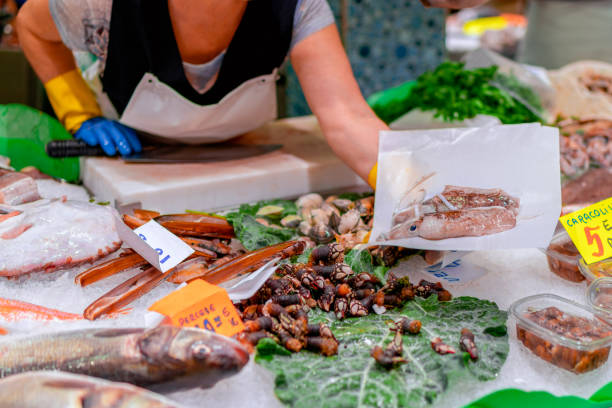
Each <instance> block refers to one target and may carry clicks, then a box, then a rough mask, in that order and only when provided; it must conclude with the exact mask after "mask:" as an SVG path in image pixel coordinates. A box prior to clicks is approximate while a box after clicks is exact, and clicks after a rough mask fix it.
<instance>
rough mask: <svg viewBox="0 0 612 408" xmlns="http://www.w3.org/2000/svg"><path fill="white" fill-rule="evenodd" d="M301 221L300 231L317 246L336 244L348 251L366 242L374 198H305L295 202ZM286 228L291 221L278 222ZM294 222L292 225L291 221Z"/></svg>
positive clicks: (313, 195) (372, 213)
mask: <svg viewBox="0 0 612 408" xmlns="http://www.w3.org/2000/svg"><path fill="white" fill-rule="evenodd" d="M296 205H297V207H298V215H299V216H300V217H301V219H302V221H301V222H300V223H299V230H300V233H302V234H303V235H304V236H307V237H309V238H311V239H313V240H314V241H315V242H316V243H317V244H327V243H329V242H331V241H334V240H337V241H338V242H340V243H341V244H342V245H343V246H344V247H346V248H347V249H350V248H353V247H354V246H356V245H358V244H361V243H363V242H365V240H366V239H367V237H368V236H369V234H368V232H369V231H370V230H371V229H372V221H373V219H372V216H373V215H374V197H373V196H370V197H365V198H360V199H357V200H354V201H352V200H350V199H346V198H339V197H338V196H333V195H332V196H329V197H327V198H326V199H325V200H323V197H321V196H320V195H319V194H307V195H305V196H302V197H300V198H299V199H298V200H297V201H296ZM283 222H285V224H286V225H289V223H290V222H291V219H290V218H289V219H288V218H285V219H283V220H281V224H282V223H283ZM294 222H295V221H294Z"/></svg>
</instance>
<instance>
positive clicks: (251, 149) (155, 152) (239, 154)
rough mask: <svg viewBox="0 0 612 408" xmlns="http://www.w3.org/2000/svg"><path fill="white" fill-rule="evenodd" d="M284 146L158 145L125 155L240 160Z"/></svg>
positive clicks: (153, 159) (132, 159)
mask: <svg viewBox="0 0 612 408" xmlns="http://www.w3.org/2000/svg"><path fill="white" fill-rule="evenodd" d="M281 147H282V145H280V144H274V145H247V144H237V143H223V144H212V145H199V146H185V145H177V146H174V145H172V146H156V147H152V148H150V149H143V151H142V152H141V153H138V154H135V155H132V156H127V157H123V160H124V161H125V162H127V163H210V162H218V161H226V160H238V159H244V158H248V157H254V156H259V155H262V154H266V153H270V152H273V151H275V150H278V149H280V148H281Z"/></svg>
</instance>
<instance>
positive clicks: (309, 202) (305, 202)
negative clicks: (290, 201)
mask: <svg viewBox="0 0 612 408" xmlns="http://www.w3.org/2000/svg"><path fill="white" fill-rule="evenodd" d="M295 204H296V205H297V206H298V208H299V209H300V210H302V209H313V208H319V207H321V204H323V197H321V195H320V194H316V193H311V194H306V195H303V196H301V197H300V198H298V200H297V201H296V202H295Z"/></svg>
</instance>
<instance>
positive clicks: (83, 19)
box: [49, 0, 334, 93]
mask: <svg viewBox="0 0 612 408" xmlns="http://www.w3.org/2000/svg"><path fill="white" fill-rule="evenodd" d="M112 4H113V1H112V0H49V9H50V11H51V16H52V17H53V21H54V22H55V25H56V27H57V29H58V31H59V33H60V36H61V37H62V41H63V42H64V44H66V46H67V47H68V48H70V49H71V50H73V51H88V52H91V53H92V54H94V55H95V56H96V57H98V58H99V59H100V62H101V65H102V67H103V66H104V63H105V61H106V53H107V48H108V36H109V27H110V16H111V10H112ZM331 24H334V16H333V13H332V11H331V9H330V7H329V4H328V3H327V0H298V2H297V7H296V11H295V16H294V21H293V36H292V39H291V46H290V49H292V48H293V47H294V46H295V45H296V44H297V43H299V42H300V41H302V40H303V39H304V38H306V37H308V36H309V35H311V34H313V33H315V32H317V31H319V30H321V29H323V28H325V27H327V26H329V25H331ZM224 56H225V52H222V53H221V54H219V55H218V56H217V57H215V58H214V59H213V60H212V61H209V62H207V63H205V64H189V63H187V62H183V69H184V71H185V75H186V76H187V79H188V80H189V82H190V83H191V85H192V86H193V87H194V89H196V90H197V91H198V92H200V93H203V92H206V90H208V89H209V88H210V87H211V86H212V84H213V83H214V81H215V79H216V77H217V74H218V73H219V69H220V68H221V63H222V62H223V57H224Z"/></svg>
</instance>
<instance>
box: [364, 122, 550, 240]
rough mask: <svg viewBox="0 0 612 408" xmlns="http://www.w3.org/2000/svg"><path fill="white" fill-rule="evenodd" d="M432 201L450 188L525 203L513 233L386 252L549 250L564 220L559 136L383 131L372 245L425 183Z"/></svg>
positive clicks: (514, 129) (523, 128) (534, 127)
mask: <svg viewBox="0 0 612 408" xmlns="http://www.w3.org/2000/svg"><path fill="white" fill-rule="evenodd" d="M430 174H433V176H431V177H430V178H429V179H428V180H426V181H425V182H424V183H423V184H422V187H423V188H424V189H425V190H426V195H425V199H428V198H431V197H433V196H434V195H436V194H438V193H441V192H442V190H443V189H444V187H445V186H446V185H455V186H465V187H475V188H500V189H502V190H504V191H505V192H506V193H508V194H510V195H512V196H515V197H518V198H519V199H520V211H519V214H518V216H517V223H516V226H515V227H514V228H513V229H510V230H507V231H504V232H500V233H496V234H491V235H484V236H481V237H461V238H449V239H443V240H427V239H423V238H420V237H411V238H405V239H401V240H388V241H385V245H397V246H402V247H407V248H418V249H436V250H463V251H470V250H487V249H510V248H542V247H546V246H547V245H548V243H549V242H550V239H551V237H552V234H553V231H554V229H555V226H556V223H557V218H558V217H559V214H560V212H561V182H560V176H559V174H560V169H559V134H558V129H556V128H551V127H542V126H540V125H539V124H526V125H506V126H493V127H487V128H468V129H436V130H423V131H383V132H381V134H380V146H379V158H378V180H377V191H376V203H375V214H374V227H373V230H372V234H371V238H370V242H369V244H370V245H372V244H375V243H379V244H380V241H377V239H378V238H379V237H380V236H381V234H383V233H387V232H388V231H389V230H390V229H391V226H392V214H393V212H394V210H395V209H396V208H397V207H398V206H399V202H400V200H401V199H402V198H403V197H404V196H405V194H406V192H407V191H408V190H409V189H410V188H411V187H412V186H414V185H415V184H416V183H417V182H418V181H419V180H421V179H422V178H423V177H425V176H427V175H430Z"/></svg>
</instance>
